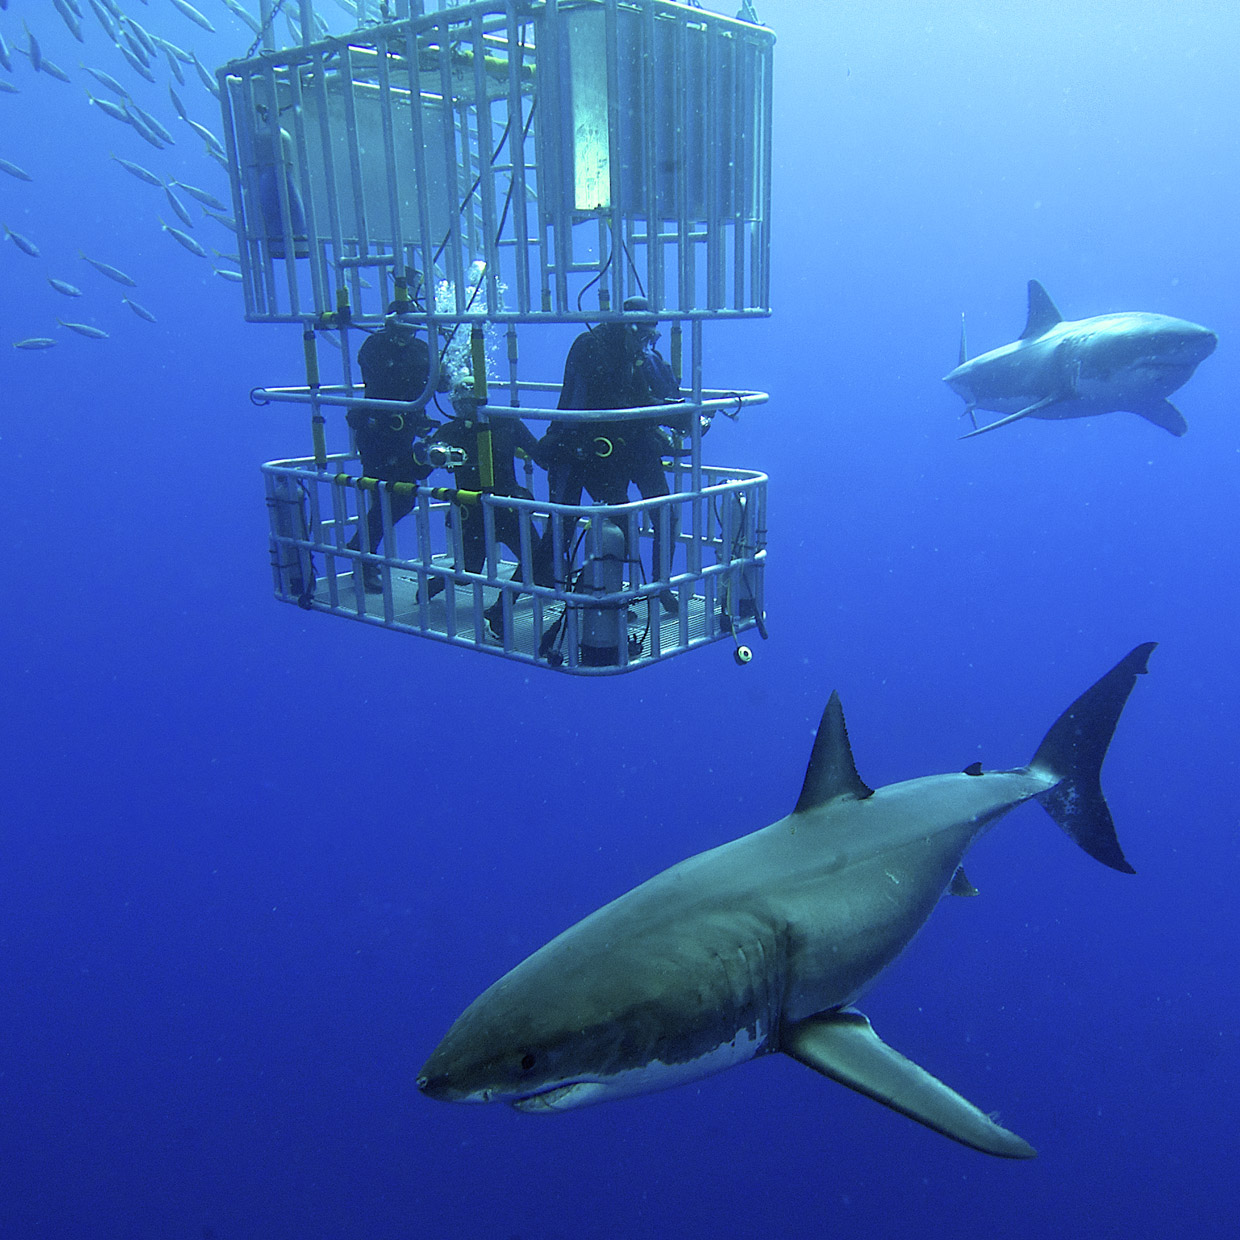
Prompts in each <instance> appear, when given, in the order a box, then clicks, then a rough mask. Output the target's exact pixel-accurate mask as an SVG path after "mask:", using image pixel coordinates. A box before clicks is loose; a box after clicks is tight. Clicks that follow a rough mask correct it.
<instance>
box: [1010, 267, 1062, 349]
mask: <svg viewBox="0 0 1240 1240" xmlns="http://www.w3.org/2000/svg"><path fill="white" fill-rule="evenodd" d="M1062 322H1063V315H1062V314H1060V313H1059V311H1058V309H1057V308H1056V306H1055V303H1054V302H1053V301H1051V299H1050V294H1049V293H1047V291H1046V290H1045V289H1044V288H1043V287H1042V286H1041V285H1040V284H1039V283H1038V282H1037V281H1036V280H1030V281H1029V317H1028V318H1027V319H1026V320H1025V330H1024V331H1023V332H1021V334H1020V338H1021V340H1036V339H1037V338H1038V337H1039V336H1044V335H1046V333H1047V332H1048V331H1050V329H1051V328H1052V327H1054V326H1055V324H1056V323H1062Z"/></svg>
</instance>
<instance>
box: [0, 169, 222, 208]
mask: <svg viewBox="0 0 1240 1240" xmlns="http://www.w3.org/2000/svg"><path fill="white" fill-rule="evenodd" d="M0 172H7V173H8V174H9V176H11V177H16V178H17V179H18V180H19V181H33V180H34V177H32V176H31V175H30V173H28V172H27V171H26V170H25V168H19V167H18V166H17V165H16V164H11V163H9V161H8V160H7V159H0ZM215 205H216V206H218V207H220V208H223V206H224V204H223V203H222V202H218V203H216V204H215Z"/></svg>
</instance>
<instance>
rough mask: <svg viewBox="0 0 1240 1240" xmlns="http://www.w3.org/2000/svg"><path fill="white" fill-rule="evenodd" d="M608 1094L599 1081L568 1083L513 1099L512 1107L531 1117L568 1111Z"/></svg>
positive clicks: (605, 1087)
mask: <svg viewBox="0 0 1240 1240" xmlns="http://www.w3.org/2000/svg"><path fill="white" fill-rule="evenodd" d="M608 1092H609V1091H608V1088H607V1086H606V1085H605V1084H603V1083H602V1082H601V1081H570V1082H568V1084H566V1085H552V1086H551V1087H550V1088H548V1089H543V1090H540V1091H539V1092H538V1093H536V1094H527V1095H526V1096H525V1097H524V1098H514V1099H513V1100H512V1105H513V1108H514V1109H515V1110H517V1111H526V1112H528V1113H529V1114H532V1115H538V1114H546V1113H548V1112H555V1111H570V1110H572V1109H573V1108H574V1107H581V1106H585V1105H587V1104H588V1103H591V1102H598V1101H600V1100H601V1099H602V1098H604V1097H606V1096H607V1094H608Z"/></svg>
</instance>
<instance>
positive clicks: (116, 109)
mask: <svg viewBox="0 0 1240 1240" xmlns="http://www.w3.org/2000/svg"><path fill="white" fill-rule="evenodd" d="M86 98H87V99H89V100H90V101H91V103H93V104H94V105H95V107H97V108H98V109H99V111H100V112H102V113H103V114H104V115H105V116H110V117H111V118H112V119H113V120H114V121H123V122H124V123H125V124H126V125H132V124H133V120H132V118H131V117H130V115H129V113H128V112H126V111H125V109H124V108H122V107H121V105H120V104H119V103H113V102H112V100H111V99H100V98H99V97H98V96H96V95H92V94H91V93H90V91H87V92H86Z"/></svg>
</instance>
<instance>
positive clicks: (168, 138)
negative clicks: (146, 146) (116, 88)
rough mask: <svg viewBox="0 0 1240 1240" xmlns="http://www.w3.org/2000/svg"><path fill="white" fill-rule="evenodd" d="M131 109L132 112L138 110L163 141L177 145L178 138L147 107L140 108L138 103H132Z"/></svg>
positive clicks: (170, 144)
mask: <svg viewBox="0 0 1240 1240" xmlns="http://www.w3.org/2000/svg"><path fill="white" fill-rule="evenodd" d="M129 110H130V112H136V113H137V114H138V115H139V116H140V117H141V118H142V119H143V120H144V121H145V122H146V124H147V125H148V126H149V127H150V128H151V129H153V130H154V131H155V133H157V134H158V135H159V137H160V138H161V140H162V141H164V142H166V143H167V144H168V145H169V146H175V145H176V139H175V138H174V137H173V136H172V135H171V134H170V133H169V132H168V130H167V129H165V128H164V126H163V125H162V124H161V123H160V122H159V121H158V120H156V119H155V117H153V116H152V115H151V114H150V113H149V112H148V111H147V110H146V109H145V108H140V107H138V105H137V104H136V103H131V104H130V105H129Z"/></svg>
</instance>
